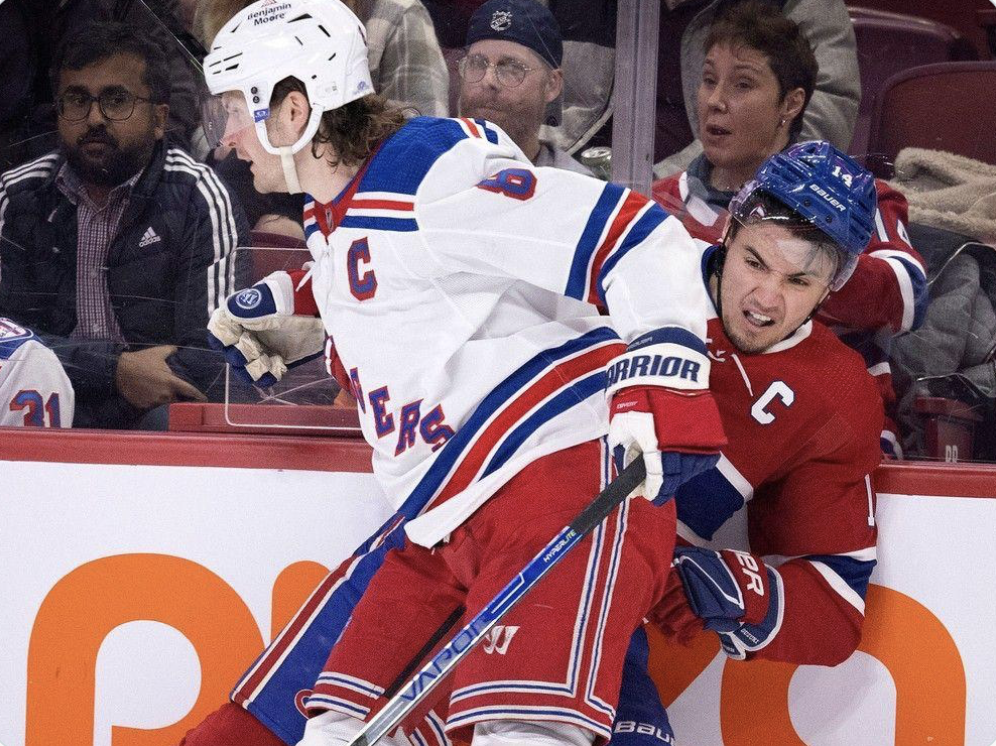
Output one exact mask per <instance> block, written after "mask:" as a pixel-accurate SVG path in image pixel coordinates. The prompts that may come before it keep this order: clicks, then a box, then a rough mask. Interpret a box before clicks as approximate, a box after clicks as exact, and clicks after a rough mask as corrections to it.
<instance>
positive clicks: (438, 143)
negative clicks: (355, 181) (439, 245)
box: [357, 117, 469, 195]
mask: <svg viewBox="0 0 996 746" xmlns="http://www.w3.org/2000/svg"><path fill="white" fill-rule="evenodd" d="M468 137H469V135H467V133H466V132H464V130H463V128H462V127H461V126H460V125H459V124H457V123H456V122H455V121H454V120H452V119H437V118H436V117H415V118H414V119H410V120H408V122H407V124H405V126H404V127H402V128H401V129H400V130H398V131H397V132H396V133H395V134H394V135H392V136H391V137H390V138H389V139H388V140H386V141H385V142H384V143H383V145H381V146H380V149H379V150H378V151H377V153H376V154H375V155H374V157H373V159H372V160H371V161H370V165H369V166H367V172H366V174H365V175H364V176H363V179H362V181H360V185H359V188H358V190H357V191H359V192H392V193H394V194H410V195H414V194H415V192H416V191H418V188H419V185H420V184H421V183H422V179H424V178H425V175H426V174H427V173H428V172H429V169H430V168H432V165H433V164H434V163H435V162H436V161H437V160H438V159H439V157H440V156H441V155H443V154H444V153H446V152H448V151H449V150H450V148H452V147H453V146H454V145H456V144H457V143H458V142H460V141H461V140H466V139H467V138H468Z"/></svg>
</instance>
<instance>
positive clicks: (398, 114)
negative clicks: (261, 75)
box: [270, 76, 406, 166]
mask: <svg viewBox="0 0 996 746" xmlns="http://www.w3.org/2000/svg"><path fill="white" fill-rule="evenodd" d="M291 91H297V92H298V93H304V94H305V95H307V91H306V90H305V87H304V84H303V83H302V82H301V81H300V80H298V79H297V78H295V77H293V76H292V77H289V78H284V79H283V80H281V81H280V82H279V83H277V84H276V85H275V86H274V87H273V95H272V96H271V97H270V108H271V109H272V108H274V107H276V106H279V105H280V102H281V101H283V100H284V98H285V97H286V96H287V94H289V93H290V92H291ZM405 121H406V119H405V115H404V112H403V111H402V110H401V109H398V108H396V107H394V106H391V105H390V104H388V102H387V99H385V98H384V97H383V96H378V95H376V94H371V95H369V96H364V97H363V98H358V99H356V100H355V101H350V102H349V103H348V104H346V105H344V106H340V107H339V108H338V109H332V110H331V111H326V112H324V113H323V114H322V120H321V124H320V125H319V127H318V132H316V133H315V136H314V138H312V140H311V154H312V155H313V156H315V157H316V158H317V157H318V149H319V147H320V146H321V145H331V146H332V150H333V151H334V158H333V159H332V161H331V165H332V166H337V165H339V164H340V163H342V164H344V165H346V166H357V165H359V164H361V163H363V162H364V161H365V160H366V159H367V158H369V157H370V155H371V154H373V152H374V149H375V148H376V147H377V145H378V144H379V143H380V142H381V141H382V140H384V139H385V138H388V137H390V136H391V135H393V134H394V133H395V132H397V131H398V130H399V129H401V128H402V127H403V126H404V124H405Z"/></svg>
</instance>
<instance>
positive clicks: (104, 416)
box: [0, 143, 249, 427]
mask: <svg viewBox="0 0 996 746" xmlns="http://www.w3.org/2000/svg"><path fill="white" fill-rule="evenodd" d="M63 162H64V158H63V156H62V155H61V154H59V153H51V154H49V155H46V156H43V157H41V158H39V159H37V160H34V161H31V162H30V163H27V164H25V165H23V166H20V167H18V168H14V169H11V170H9V171H7V172H6V173H4V174H3V175H0V316H8V317H10V318H11V319H13V320H15V321H17V322H18V323H20V324H23V325H25V326H28V327H30V328H31V329H33V330H34V331H35V332H36V333H37V334H39V335H40V336H42V337H43V338H44V339H45V340H46V342H47V343H48V345H49V347H51V348H52V349H53V350H54V351H55V352H56V353H57V354H58V356H59V358H60V360H61V361H62V364H63V366H64V367H65V368H66V372H67V373H68V375H69V378H70V380H71V381H72V383H73V388H74V389H75V391H76V424H78V425H79V426H83V427H87V426H90V427H101V426H102V427H128V426H129V425H130V424H131V423H132V422H133V421H134V420H135V419H136V418H137V417H138V415H139V414H141V413H140V412H137V411H136V410H135V409H134V408H133V407H131V406H130V405H129V404H128V403H127V402H126V401H125V400H124V399H123V397H121V396H120V395H119V394H118V393H117V389H116V386H115V383H114V375H115V371H116V369H117V361H118V356H119V355H120V353H121V352H124V351H128V350H134V349H141V348H142V347H147V346H152V345H162V344H174V345H177V346H179V347H180V348H181V349H180V350H179V351H178V352H177V353H176V354H175V355H173V356H172V357H171V358H170V359H169V364H170V367H171V368H172V369H173V371H174V372H175V373H176V374H177V375H179V376H181V377H183V378H185V379H187V380H188V381H190V382H192V383H193V384H194V385H196V386H197V387H198V388H200V389H201V390H202V391H206V390H207V389H209V388H210V387H211V386H212V385H213V384H214V383H215V382H216V381H217V379H218V377H219V373H220V371H221V370H222V361H221V359H220V357H219V356H217V355H216V354H215V353H213V352H211V351H209V350H208V345H207V331H206V325H207V321H208V317H209V315H210V314H211V311H212V310H213V309H214V308H215V307H216V306H217V305H218V304H219V303H220V302H221V301H222V300H223V299H224V298H225V297H226V296H227V295H228V294H229V293H231V292H233V291H234V290H235V289H237V287H241V281H242V279H243V278H241V277H237V276H236V267H235V257H236V252H235V249H236V247H237V246H239V245H240V241H242V242H244V243H245V245H248V238H249V232H248V228H247V226H246V224H245V221H244V219H243V217H242V214H241V211H240V210H239V209H238V207H237V206H235V205H233V204H232V201H231V199H230V198H229V194H228V192H227V191H226V189H225V187H224V186H223V185H222V183H221V181H220V180H219V179H218V177H217V176H216V175H215V174H214V172H213V171H211V169H209V168H208V167H206V166H204V165H203V164H201V163H197V162H196V161H195V160H194V159H193V158H192V157H191V156H190V155H188V154H187V153H185V152H184V151H182V150H180V149H178V148H173V147H167V146H165V145H163V144H162V143H160V144H159V146H157V148H156V150H155V153H154V155H153V157H152V161H151V162H150V164H149V166H147V167H146V169H145V171H144V172H143V174H142V176H141V177H140V178H139V180H138V182H137V183H136V184H135V186H134V188H133V189H132V193H131V198H130V200H129V202H128V206H127V208H126V210H125V213H124V215H123V216H122V218H121V222H120V225H119V226H118V231H117V235H116V236H115V237H114V239H113V240H112V242H111V246H110V248H109V250H108V258H107V287H108V290H109V294H110V300H111V306H112V308H113V310H114V314H115V316H116V317H117V322H118V326H119V327H120V329H121V333H122V335H123V336H124V338H125V340H126V342H127V344H126V345H122V344H116V343H114V342H111V341H104V340H79V339H70V338H69V335H70V334H71V333H72V331H73V330H74V329H75V328H76V245H77V221H76V206H75V205H74V204H73V203H72V202H71V201H69V199H67V198H66V197H65V195H63V194H62V192H61V191H60V190H59V188H58V187H57V186H56V184H55V176H56V174H57V173H58V172H59V169H60V168H61V167H62V164H63ZM238 253H240V254H241V253H245V252H238ZM237 283H238V284H237Z"/></svg>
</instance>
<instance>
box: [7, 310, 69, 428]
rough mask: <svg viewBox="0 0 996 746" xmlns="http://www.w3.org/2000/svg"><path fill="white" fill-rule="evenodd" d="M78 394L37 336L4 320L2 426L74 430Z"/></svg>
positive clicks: (50, 352) (53, 354) (57, 360)
mask: <svg viewBox="0 0 996 746" xmlns="http://www.w3.org/2000/svg"><path fill="white" fill-rule="evenodd" d="M74 408H75V395H74V392H73V386H72V384H71V383H70V382H69V378H68V376H66V371H65V370H63V368H62V364H61V363H60V362H59V359H58V358H57V357H56V356H55V353H54V352H52V351H51V350H50V349H48V347H46V346H45V345H44V343H43V342H42V341H41V340H40V339H38V337H37V336H35V334H34V333H33V332H32V331H30V330H28V329H25V328H24V327H22V326H19V325H18V324H15V323H14V322H13V321H11V320H10V319H5V318H0V425H27V426H29V427H31V426H33V427H72V424H73V411H74Z"/></svg>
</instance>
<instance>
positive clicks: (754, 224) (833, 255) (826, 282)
mask: <svg viewBox="0 0 996 746" xmlns="http://www.w3.org/2000/svg"><path fill="white" fill-rule="evenodd" d="M733 220H735V221H736V222H737V223H738V224H739V226H740V229H739V230H740V231H743V230H744V229H747V228H755V229H756V228H758V227H770V228H772V229H774V230H763V231H761V232H758V231H756V230H754V231H751V237H750V240H749V241H747V242H746V243H747V244H749V245H751V246H752V247H753V248H754V250H755V251H757V252H758V253H759V254H760V255H761V259H762V260H763V261H764V263H765V264H766V265H767V270H768V271H770V272H775V273H777V274H780V275H782V276H783V278H784V279H785V280H786V281H787V282H790V283H792V282H795V281H796V280H798V279H805V280H806V282H807V283H812V284H817V285H821V286H823V287H826V288H828V289H829V290H838V289H840V287H841V286H842V285H843V284H844V282H846V281H847V279H848V278H849V277H850V276H851V273H852V272H853V271H854V264H855V262H856V258H852V257H849V256H848V255H847V253H846V252H844V251H841V250H840V249H839V248H838V247H837V245H836V244H834V243H833V242H832V241H831V240H829V238H828V237H827V235H826V234H825V233H824V232H823V231H821V230H820V229H818V228H817V227H816V226H814V225H812V224H811V223H803V222H799V221H798V220H793V219H790V218H784V217H779V216H773V215H763V216H762V215H753V214H752V215H750V216H748V217H746V218H736V217H734V218H733ZM779 227H780V228H783V229H784V230H778V228H779ZM738 232H739V231H738Z"/></svg>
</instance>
